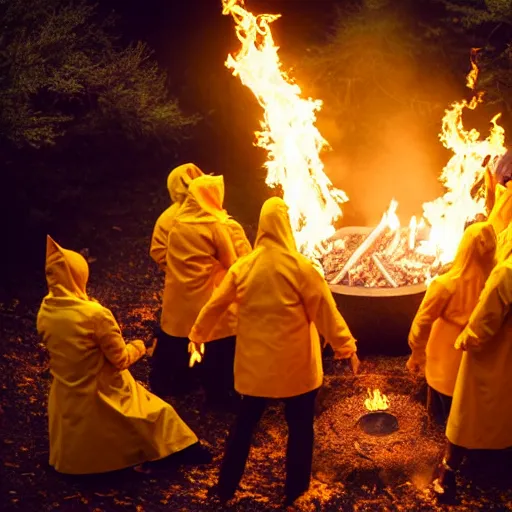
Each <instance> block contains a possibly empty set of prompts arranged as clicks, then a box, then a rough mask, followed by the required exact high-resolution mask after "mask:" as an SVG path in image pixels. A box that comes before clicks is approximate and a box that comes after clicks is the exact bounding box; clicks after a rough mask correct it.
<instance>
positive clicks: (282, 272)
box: [190, 198, 356, 398]
mask: <svg viewBox="0 0 512 512" xmlns="http://www.w3.org/2000/svg"><path fill="white" fill-rule="evenodd" d="M232 303H235V304H236V305H237V309H238V332H237V342H236V353H235V368H234V371H235V389H236V390H237V391H238V392H239V393H241V394H243V395H250V396H259V397H268V398H287V397H291V396H297V395H301V394H303V393H307V392H309V391H312V390H314V389H316V388H318V387H319V386H320V385H321V384H322V379H323V370H322V358H321V348H320V341H319V337H318V332H317V330H316V328H315V325H316V326H318V328H319V330H320V332H321V333H322V334H323V335H324V336H325V338H326V339H327V340H328V342H329V343H330V344H331V345H332V346H333V348H334V350H335V352H336V354H337V355H338V357H341V358H349V357H350V356H351V355H352V354H353V353H355V352H356V343H355V340H354V338H353V337H352V335H351V333H350V330H349V329H348V327H347V324H346V323H345V321H344V320H343V318H342V316H341V315H340V314H339V312H338V311H337V309H336V304H335V302H334V299H333V297H332V295H331V292H330V290H329V287H328V286H327V283H326V282H325V280H324V279H323V278H322V277H321V276H320V274H319V273H318V272H317V271H316V270H315V268H314V267H313V265H312V264H311V262H310V261H309V260H307V259H306V258H305V257H304V256H302V255H301V254H299V253H298V252H297V250H296V247H295V241H294V238H293V233H292V230H291V227H290V222H289V218H288V208H287V207H286V205H285V203H284V202H283V201H282V200H281V199H279V198H272V199H269V200H268V201H266V202H265V204H264V205H263V208H262V210H261V216H260V222H259V227H258V236H257V239H256V244H255V250H254V251H253V252H252V253H251V254H249V255H248V256H246V257H244V258H241V259H240V260H239V261H237V262H236V263H235V264H234V265H233V266H232V267H231V268H230V270H229V272H228V273H227V275H226V277H225V278H224V280H223V282H222V283H221V285H220V287H219V288H218V289H217V290H216V291H215V293H214V294H213V296H212V298H211V299H210V301H209V302H208V304H207V305H206V306H205V307H204V308H203V310H202V311H201V313H200V315H199V317H198V319H197V321H196V323H195V325H194V327H193V329H192V331H191V333H190V339H191V340H192V341H194V342H196V343H202V342H207V341H209V340H211V339H212V335H211V334H210V333H211V332H212V330H213V329H214V328H215V325H216V323H217V319H218V318H219V317H220V316H221V315H222V314H223V313H224V311H226V309H227V308H228V307H229V306H230V305H231V304H232Z"/></svg>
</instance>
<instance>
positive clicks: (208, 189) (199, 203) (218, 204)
mask: <svg viewBox="0 0 512 512" xmlns="http://www.w3.org/2000/svg"><path fill="white" fill-rule="evenodd" d="M223 202H224V177H223V176H209V175H203V176H200V177H199V178H196V179H195V180H194V181H192V182H191V183H190V185H189V188H188V196H187V200H186V201H185V203H184V204H183V207H182V210H181V211H180V215H179V218H180V221H182V222H216V221H221V222H226V221H227V220H228V219H229V215H228V214H227V212H226V210H224V209H223V207H222V204H223ZM198 210H199V212H198Z"/></svg>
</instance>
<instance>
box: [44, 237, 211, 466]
mask: <svg viewBox="0 0 512 512" xmlns="http://www.w3.org/2000/svg"><path fill="white" fill-rule="evenodd" d="M88 277H89V268H88V265H87V262H86V261H85V259H84V258H83V257H82V256H81V255H80V254H78V253H76V252H73V251H70V250H67V249H63V248H61V247H60V246H59V245H57V244H56V243H55V242H54V241H53V240H52V239H51V238H50V237H48V239H47V250H46V279H47V282H48V289H49V293H48V295H47V296H46V297H45V298H44V299H43V302H42V304H41V307H40V309H39V313H38V315H37V330H38V332H39V334H41V335H42V338H43V343H44V344H45V346H46V348H47V349H48V351H49V353H50V371H51V374H52V376H53V381H52V385H51V389H50V396H49V401H48V420H49V436H50V465H51V466H53V467H54V468H55V469H56V470H57V471H58V472H60V473H67V474H76V475H79V474H91V473H104V472H109V471H115V470H119V469H122V468H127V467H130V466H136V465H139V464H141V463H144V462H147V461H155V460H158V459H163V458H165V457H167V456H169V455H172V454H176V455H177V454H178V453H180V454H181V455H184V454H185V453H188V454H189V455H191V454H193V453H195V455H194V456H195V457H196V462H197V461H200V459H201V457H202V460H201V461H202V462H208V461H209V460H210V459H211V456H210V454H209V453H208V451H207V450H206V449H205V448H203V447H202V446H201V445H200V444H199V443H198V439H197V436H196V435H195V434H194V432H192V430H191V429H190V428H189V427H188V426H187V425H186V424H185V423H184V422H183V420H182V419H181V418H180V417H179V416H178V414H177V413H176V411H175V410H174V409H173V408H172V407H171V406H170V405H169V404H167V403H165V402H163V401H162V400H160V398H158V397H157V396H155V395H153V394H151V393H149V392H148V391H146V390H145V389H144V388H143V387H142V386H141V385H140V384H137V382H136V381H135V380H134V378H133V377H132V376H131V374H130V372H129V370H128V368H129V367H130V365H132V364H133V363H134V362H135V361H137V360H138V359H140V358H141V357H142V356H143V355H144V354H145V352H146V349H145V345H144V343H143V342H142V341H141V340H135V341H133V342H131V343H125V341H124V339H123V337H122V335H121V331H120V329H119V326H118V324H117V322H116V320H115V319H114V316H113V315H112V313H111V312H110V310H108V309H107V308H105V307H103V306H101V305H100V304H99V303H97V302H95V301H93V300H90V299H89V297H88V296H87V292H86V284H87V280H88ZM198 455H199V456H200V457H199V458H197V456H198Z"/></svg>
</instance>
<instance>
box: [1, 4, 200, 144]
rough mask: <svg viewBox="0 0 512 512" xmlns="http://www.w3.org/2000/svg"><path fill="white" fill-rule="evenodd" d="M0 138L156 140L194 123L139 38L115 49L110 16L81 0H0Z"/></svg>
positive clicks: (21, 141)
mask: <svg viewBox="0 0 512 512" xmlns="http://www.w3.org/2000/svg"><path fill="white" fill-rule="evenodd" d="M0 26H1V27H2V28H1V33H0V140H2V139H3V144H5V143H6V142H8V143H12V144H14V145H15V146H18V147H24V146H31V147H35V148H39V147H42V146H45V145H54V144H55V143H56V141H57V140H58V139H59V137H61V136H63V135H65V134H67V135H68V136H84V137H85V136H87V138H91V137H94V136H101V137H104V136H105V135H107V136H114V137H118V138H119V137H122V138H128V139H131V140H139V141H144V140H148V139H151V140H155V139H156V140H157V141H158V142H160V143H161V144H162V145H165V144H166V143H168V142H169V141H171V140H173V139H174V138H176V137H177V136H179V135H180V134H181V133H182V131H183V129H184V128H187V127H189V126H191V125H193V124H195V123H196V122H197V117H196V116H191V117H189V116H186V115H184V114H183V113H182V111H181V110H180V108H179V106H178V103H177V101H176V100H175V99H173V98H171V97H169V95H168V91H167V86H166V80H167V79H166V75H165V73H163V72H162V71H160V70H159V68H158V66H157V64H156V63H155V62H154V61H153V60H152V58H151V52H150V50H149V49H148V47H147V46H146V45H145V44H144V43H141V42H138V43H134V44H132V45H130V46H128V47H124V48H122V47H120V46H119V45H118V40H117V38H116V37H115V35H114V33H113V32H112V28H113V18H112V17H104V16H103V17H101V16H99V15H97V9H96V6H94V5H90V4H88V3H87V1H86V0H74V1H71V0H0Z"/></svg>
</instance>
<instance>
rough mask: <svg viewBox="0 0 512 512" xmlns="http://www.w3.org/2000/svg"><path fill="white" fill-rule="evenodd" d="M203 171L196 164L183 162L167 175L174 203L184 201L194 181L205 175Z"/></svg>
mask: <svg viewBox="0 0 512 512" xmlns="http://www.w3.org/2000/svg"><path fill="white" fill-rule="evenodd" d="M203 175H204V174H203V171H201V169H199V167H197V165H195V164H190V163H189V164H183V165H180V166H179V167H176V168H175V169H173V170H172V171H171V172H170V173H169V176H168V177H167V190H169V195H170V196H171V200H172V202H173V203H180V204H181V203H183V201H185V198H186V197H187V193H188V187H189V185H190V184H191V183H192V181H193V180H194V179H196V178H199V176H203Z"/></svg>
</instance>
